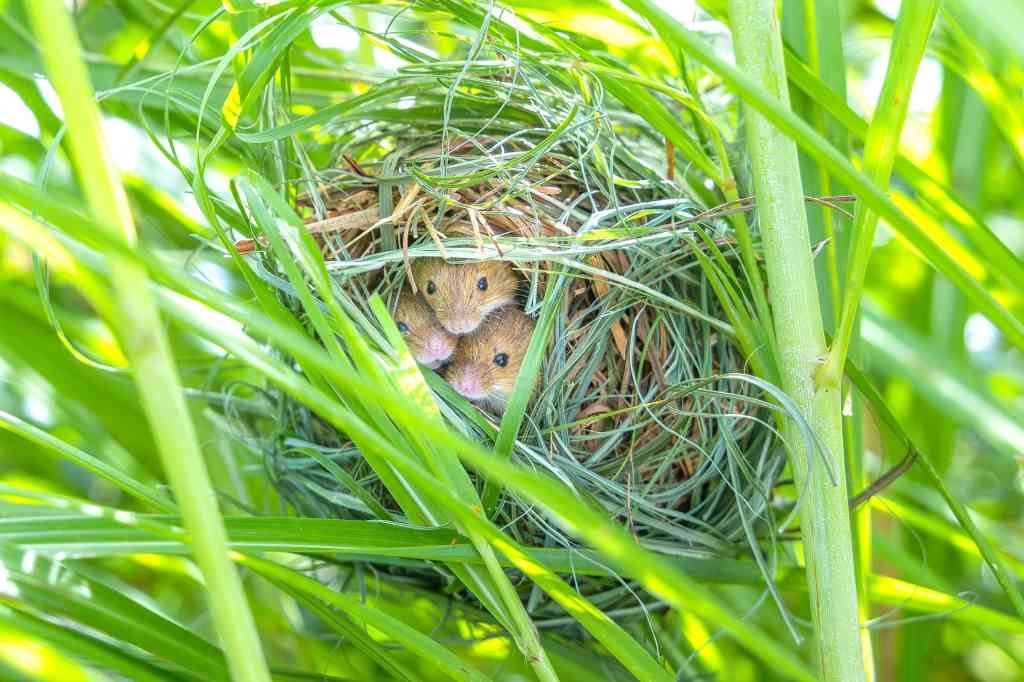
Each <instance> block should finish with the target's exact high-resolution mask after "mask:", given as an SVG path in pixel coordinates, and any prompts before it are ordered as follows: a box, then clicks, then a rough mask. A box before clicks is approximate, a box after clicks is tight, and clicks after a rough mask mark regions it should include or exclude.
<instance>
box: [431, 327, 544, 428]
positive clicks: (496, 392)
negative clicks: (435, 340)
mask: <svg viewBox="0 0 1024 682" xmlns="http://www.w3.org/2000/svg"><path fill="white" fill-rule="evenodd" d="M533 327H534V321H533V319H532V318H530V317H529V316H528V315H526V314H525V313H524V312H523V311H522V310H520V309H519V308H514V307H507V308H502V309H501V310H499V311H497V312H496V313H494V314H493V315H492V316H490V317H488V318H487V319H486V320H485V321H484V323H483V324H481V325H480V326H479V327H477V329H476V331H474V332H473V333H472V334H469V335H467V336H463V337H462V338H460V339H459V345H458V347H457V348H456V349H455V354H454V355H452V360H451V364H449V365H448V368H447V369H446V370H445V379H447V380H448V383H449V384H451V385H452V387H453V388H454V389H455V390H456V391H458V392H459V393H460V394H461V395H463V396H465V397H466V398H469V399H470V400H472V401H473V402H476V403H481V404H483V405H485V406H487V407H489V408H491V409H493V410H494V411H496V412H500V411H502V410H503V409H504V408H505V403H506V402H508V398H509V396H510V395H511V394H512V388H513V387H514V386H515V383H516V377H517V376H519V369H520V368H521V367H522V365H523V358H524V356H525V355H526V348H527V346H529V344H530V336H531V335H532V334H533Z"/></svg>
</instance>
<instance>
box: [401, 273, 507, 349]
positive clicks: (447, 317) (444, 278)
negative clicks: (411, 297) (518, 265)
mask: <svg viewBox="0 0 1024 682" xmlns="http://www.w3.org/2000/svg"><path fill="white" fill-rule="evenodd" d="M412 273H413V279H414V280H415V282H416V288H417V289H419V291H420V293H421V294H422V295H423V297H424V300H425V301H426V302H427V305H429V306H430V308H431V309H432V310H433V311H434V315H436V316H437V321H438V322H440V323H441V326H443V327H444V328H445V329H447V330H448V331H450V332H451V333H452V334H455V335H456V336H462V335H463V334H468V333H470V332H471V331H473V330H474V329H476V328H477V327H478V326H480V323H481V322H482V321H483V320H484V319H485V318H486V317H487V316H488V315H490V314H491V313H493V312H495V311H496V310H500V309H502V308H504V307H505V306H507V305H509V304H511V303H514V302H515V298H516V292H517V290H518V288H519V277H518V276H517V275H516V273H515V270H513V269H512V266H511V265H510V264H508V263H506V262H504V261H477V262H473V263H464V264H458V265H456V264H451V263H446V262H444V260H443V259H441V258H420V259H418V260H417V261H416V262H414V263H413V266H412Z"/></svg>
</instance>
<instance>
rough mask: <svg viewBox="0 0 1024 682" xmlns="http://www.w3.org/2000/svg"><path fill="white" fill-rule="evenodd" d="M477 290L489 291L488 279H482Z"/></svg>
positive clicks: (477, 285) (477, 282) (478, 282)
mask: <svg viewBox="0 0 1024 682" xmlns="http://www.w3.org/2000/svg"><path fill="white" fill-rule="evenodd" d="M476 288H477V289H479V290H480V291H487V278H486V277H481V278H480V279H478V280H477V281H476Z"/></svg>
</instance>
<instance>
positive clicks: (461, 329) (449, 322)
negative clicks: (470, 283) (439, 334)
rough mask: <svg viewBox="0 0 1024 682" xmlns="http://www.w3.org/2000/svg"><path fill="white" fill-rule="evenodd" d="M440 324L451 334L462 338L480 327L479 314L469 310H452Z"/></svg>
mask: <svg viewBox="0 0 1024 682" xmlns="http://www.w3.org/2000/svg"><path fill="white" fill-rule="evenodd" d="M442 324H443V325H444V328H445V329H447V330H448V331H450V332H451V333H452V334H455V335H456V336H463V335H465V334H468V333H470V332H471V331H473V330H474V329H476V328H477V327H478V326H480V313H479V311H475V310H472V309H469V308H461V307H459V308H453V309H452V310H451V312H450V313H449V315H448V316H447V318H446V319H444V320H442Z"/></svg>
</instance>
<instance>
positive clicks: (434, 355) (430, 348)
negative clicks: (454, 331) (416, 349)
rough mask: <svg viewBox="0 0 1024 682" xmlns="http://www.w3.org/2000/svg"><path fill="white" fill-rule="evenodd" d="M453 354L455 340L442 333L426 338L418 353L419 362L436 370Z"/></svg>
mask: <svg viewBox="0 0 1024 682" xmlns="http://www.w3.org/2000/svg"><path fill="white" fill-rule="evenodd" d="M453 352H455V339H454V338H453V337H452V336H449V335H448V334H445V333H443V332H436V333H434V334H431V335H430V336H428V337H427V340H426V342H425V343H424V344H423V350H422V351H421V353H420V362H422V363H423V364H424V365H426V366H427V367H430V368H431V369H437V368H438V367H439V366H441V365H442V364H443V363H444V361H445V360H447V359H448V358H450V357H451V356H452V353H453Z"/></svg>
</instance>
